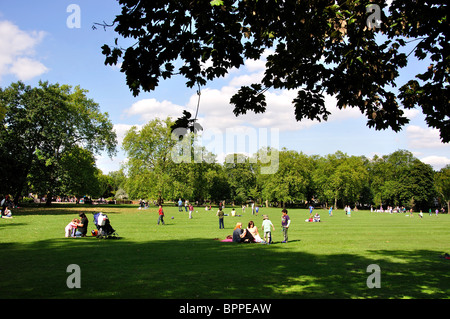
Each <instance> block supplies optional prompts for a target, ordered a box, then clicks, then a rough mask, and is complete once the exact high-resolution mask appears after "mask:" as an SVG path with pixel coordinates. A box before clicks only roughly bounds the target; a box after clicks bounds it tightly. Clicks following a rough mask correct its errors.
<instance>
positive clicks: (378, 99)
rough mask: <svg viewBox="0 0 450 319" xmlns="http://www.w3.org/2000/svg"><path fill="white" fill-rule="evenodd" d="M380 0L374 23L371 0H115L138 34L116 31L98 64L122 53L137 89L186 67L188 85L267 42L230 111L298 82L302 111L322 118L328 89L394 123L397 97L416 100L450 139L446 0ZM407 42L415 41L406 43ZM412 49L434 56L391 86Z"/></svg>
mask: <svg viewBox="0 0 450 319" xmlns="http://www.w3.org/2000/svg"><path fill="white" fill-rule="evenodd" d="M386 2H387V1H383V0H381V1H378V2H377V5H379V7H380V8H381V12H380V13H381V21H382V23H381V25H380V28H369V27H368V22H367V21H368V19H369V18H370V17H369V14H368V13H366V6H367V5H369V4H371V2H370V1H361V0H353V1H340V2H336V1H323V0H314V1H297V0H287V1H261V0H239V1H235V0H220V1H219V0H215V1H209V0H195V1H191V0H177V1H173V0H166V1H139V0H120V1H119V3H120V4H121V5H122V12H121V14H120V15H118V16H117V17H116V18H115V20H114V24H115V25H116V27H115V31H116V32H117V33H118V34H119V35H120V36H122V37H124V38H131V39H134V40H136V42H135V43H134V44H133V45H132V46H130V47H128V48H121V47H120V46H118V45H117V40H118V39H116V43H115V46H114V47H113V48H110V47H109V46H108V45H106V44H105V45H104V46H103V47H102V49H103V51H102V52H103V54H104V55H105V64H116V63H117V62H118V61H119V59H123V62H122V66H121V71H122V72H124V73H125V74H126V83H127V85H128V87H129V88H130V90H131V91H132V93H133V95H135V96H136V95H138V94H139V93H140V91H141V90H143V91H152V90H155V89H156V87H157V86H158V84H159V81H160V79H167V78H171V77H172V76H175V75H182V76H183V77H185V78H186V80H187V82H186V85H187V87H191V88H192V87H193V86H194V85H205V84H206V83H207V81H211V80H213V79H215V78H218V77H221V76H224V75H225V74H226V73H227V72H228V71H229V70H230V69H232V68H239V67H240V66H242V65H243V63H244V60H245V59H259V58H261V55H262V53H263V52H264V51H265V50H267V49H270V51H269V52H270V53H271V54H269V56H268V57H267V63H266V71H265V75H264V78H263V79H262V81H261V83H255V84H252V85H251V86H245V87H242V88H241V89H240V90H239V91H238V92H237V93H236V94H235V95H234V96H233V97H232V98H231V101H230V102H231V104H233V105H234V114H236V115H240V114H245V113H246V112H247V111H253V112H256V113H260V112H264V111H265V108H266V102H265V96H264V92H265V91H266V90H268V89H296V90H298V96H297V98H296V99H294V100H293V106H294V108H295V117H296V119H297V120H299V121H300V120H302V119H312V120H319V121H321V120H327V117H328V115H329V111H327V109H326V108H325V105H324V99H325V94H329V95H332V96H335V97H336V98H337V101H338V102H337V107H338V108H345V107H356V108H359V109H360V110H361V113H363V114H365V115H366V117H367V120H368V121H367V125H368V126H370V127H373V128H375V129H376V130H381V129H387V128H391V129H392V130H394V131H396V132H397V131H399V130H401V128H402V126H403V125H405V124H406V123H408V122H409V120H408V119H407V118H406V117H405V116H404V112H403V111H402V109H401V108H400V103H401V104H402V105H403V107H404V108H406V109H411V108H415V107H420V108H422V112H423V113H424V114H425V116H426V121H427V124H428V125H429V126H430V127H434V128H437V129H439V130H440V134H441V139H442V141H443V142H449V141H450V133H449V130H450V124H449V123H450V121H449V116H450V113H449V112H450V107H449V100H448V97H449V96H450V94H448V93H449V88H448V82H449V76H448V71H449V67H448V61H449V56H448V52H449V47H448V45H449V44H448V43H449V40H448V36H449V33H448V31H447V29H448V21H447V12H448V8H447V3H446V1H442V0H440V1H439V0H432V1H425V0H420V1H408V0H397V1H393V2H392V3H391V4H390V5H389V6H387V4H386ZM410 43H413V44H415V43H417V45H416V46H415V47H414V48H413V49H412V50H411V51H410V52H409V53H408V52H407V50H409V44H410ZM412 52H414V55H415V57H416V58H417V59H419V60H424V59H429V60H431V64H430V66H429V67H428V69H427V70H426V71H425V72H422V73H418V74H417V75H416V77H415V79H410V80H409V81H408V82H407V83H406V84H404V85H403V86H401V87H400V88H399V93H398V95H397V92H396V91H395V89H394V88H395V87H396V86H397V83H398V79H399V76H400V70H401V69H402V68H404V67H405V66H407V65H408V62H409V61H408V60H409V59H408V58H409V56H410V54H411V53H412ZM179 60H181V61H182V62H183V64H182V65H181V66H180V67H178V69H176V61H179ZM207 62H208V63H207ZM419 72H420V71H419ZM399 102H400V103H399ZM184 118H186V116H184Z"/></svg>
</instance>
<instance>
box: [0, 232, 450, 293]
mask: <svg viewBox="0 0 450 319" xmlns="http://www.w3.org/2000/svg"><path fill="white" fill-rule="evenodd" d="M288 245H289V243H288V244H283V245H281V244H279V245H271V246H266V245H261V244H234V243H223V242H219V241H214V240H208V239H191V240H186V241H182V240H161V241H153V242H146V243H134V242H130V241H127V240H126V239H120V240H99V239H96V238H94V237H88V238H80V239H57V240H55V239H54V240H46V241H39V242H35V243H33V244H28V245H27V244H14V243H9V244H1V245H0V251H1V252H2V258H1V259H0V273H2V274H3V276H2V280H1V281H0V297H1V298H2V299H5V298H151V299H160V298H176V299H196V298H206V299H220V298H230V299H234V298H244V299H246V298H247V299H248V298H252V299H253V298H263V299H265V298H270V299H278V298H395V299H397V298H404V297H411V298H448V295H449V293H450V272H449V270H450V261H449V260H445V259H441V258H439V254H437V253H436V252H435V251H431V250H414V251H387V250H383V251H370V258H366V257H362V256H360V255H353V254H335V255H315V254H310V253H305V252H298V251H291V250H289V249H287V248H288ZM70 264H77V265H79V266H80V269H81V288H80V289H69V288H68V287H67V285H66V281H67V278H68V277H69V276H70V275H71V273H67V271H66V270H67V266H69V265H70ZM371 264H377V265H379V266H380V268H381V288H373V289H369V288H368V287H367V284H366V281H367V278H368V276H369V275H371V273H368V272H367V267H368V266H369V265H371Z"/></svg>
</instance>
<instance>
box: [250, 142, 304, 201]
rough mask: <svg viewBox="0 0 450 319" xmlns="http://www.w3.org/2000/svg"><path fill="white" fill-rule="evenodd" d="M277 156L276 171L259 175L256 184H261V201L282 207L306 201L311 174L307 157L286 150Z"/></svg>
mask: <svg viewBox="0 0 450 319" xmlns="http://www.w3.org/2000/svg"><path fill="white" fill-rule="evenodd" d="M269 151H272V152H273V151H275V150H273V149H271V150H269ZM259 152H261V150H260V151H259ZM259 152H258V153H259ZM264 152H266V151H265V150H264ZM278 156H279V163H278V165H279V167H278V170H277V171H276V172H275V173H274V174H267V175H265V174H260V175H259V179H258V182H259V183H261V188H262V191H261V194H262V197H263V199H265V200H267V201H270V202H278V203H280V204H281V205H282V206H283V207H284V206H285V205H286V203H297V204H298V203H302V202H304V201H306V200H308V199H309V198H308V192H309V189H310V187H311V174H312V163H311V160H310V159H309V157H308V156H307V155H305V154H303V153H298V152H296V151H290V150H287V149H282V150H281V151H279V152H278Z"/></svg>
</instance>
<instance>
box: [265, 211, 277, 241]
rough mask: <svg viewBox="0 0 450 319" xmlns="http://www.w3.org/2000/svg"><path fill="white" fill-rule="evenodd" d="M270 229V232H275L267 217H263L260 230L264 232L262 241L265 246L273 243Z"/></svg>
mask: <svg viewBox="0 0 450 319" xmlns="http://www.w3.org/2000/svg"><path fill="white" fill-rule="evenodd" d="M270 227H272V230H273V231H275V227H274V226H273V224H272V222H271V221H270V219H269V216H267V215H263V223H262V229H263V231H264V241H265V242H266V244H271V243H272V242H273V241H272V232H271V230H270Z"/></svg>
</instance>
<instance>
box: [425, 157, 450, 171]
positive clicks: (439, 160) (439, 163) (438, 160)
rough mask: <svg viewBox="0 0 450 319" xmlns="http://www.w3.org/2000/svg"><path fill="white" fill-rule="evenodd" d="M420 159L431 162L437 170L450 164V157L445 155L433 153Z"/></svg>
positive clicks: (426, 162) (427, 162)
mask: <svg viewBox="0 0 450 319" xmlns="http://www.w3.org/2000/svg"><path fill="white" fill-rule="evenodd" d="M420 160H421V161H422V162H424V163H425V164H430V165H431V166H433V168H434V169H435V170H437V171H439V170H440V169H442V168H444V167H445V166H446V165H449V164H450V158H448V157H445V156H435V155H431V156H426V157H424V158H421V159H420Z"/></svg>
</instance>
